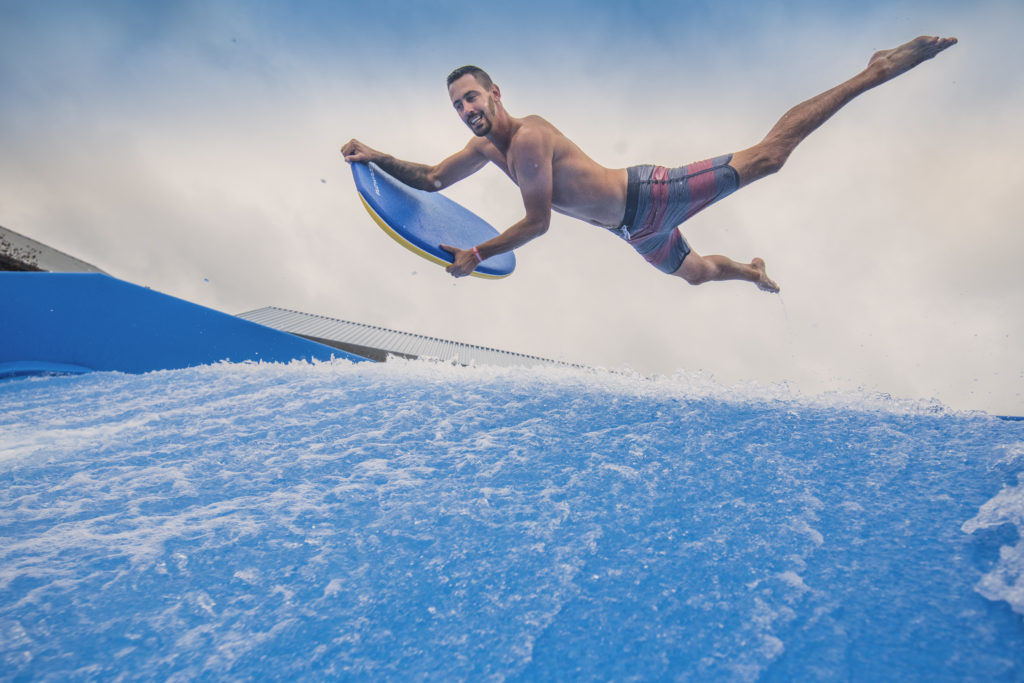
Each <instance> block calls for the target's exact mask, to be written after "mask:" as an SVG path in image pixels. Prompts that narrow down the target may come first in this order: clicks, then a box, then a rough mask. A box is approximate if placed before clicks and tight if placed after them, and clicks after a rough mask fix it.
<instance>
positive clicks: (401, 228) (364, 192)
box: [352, 163, 516, 279]
mask: <svg viewBox="0 0 1024 683" xmlns="http://www.w3.org/2000/svg"><path fill="white" fill-rule="evenodd" d="M352 177H353V178H354V179H355V182H356V189H357V190H358V191H359V197H360V199H362V201H363V206H365V207H366V210H367V211H368V212H369V214H370V216H371V217H372V218H373V220H374V221H375V222H376V223H377V225H379V226H380V227H381V228H382V229H383V230H384V232H386V233H387V234H388V235H390V236H391V237H392V238H394V240H395V241H396V242H398V243H399V244H401V245H402V246H403V247H405V248H406V249H408V250H410V251H412V252H413V253H415V254H417V255H419V256H422V257H423V258H425V259H427V260H428V261H432V262H434V263H437V264H439V265H442V266H448V265H449V264H451V262H452V255H451V254H449V253H448V252H447V251H445V250H444V249H442V248H441V244H448V245H450V246H453V247H458V248H459V249H469V248H471V247H474V246H476V245H478V244H480V243H481V242H486V241H487V240H489V239H491V238H492V237H495V236H497V235H498V231H497V230H495V229H494V228H493V227H491V225H490V224H489V223H487V222H486V221H485V220H483V219H482V218H480V217H479V216H477V215H476V214H475V213H473V212H472V211H470V210H468V209H466V208H464V207H463V206H461V205H459V204H457V203H455V202H453V201H452V200H451V199H448V198H447V197H445V196H444V195H442V194H440V193H438V192H424V191H423V190H417V189H415V188H412V187H409V186H408V185H406V184H404V183H401V182H399V181H398V180H396V179H395V178H392V177H391V176H390V175H388V174H387V173H385V172H384V171H382V170H381V169H380V168H379V167H378V166H377V165H376V164H373V163H370V164H363V163H353V164H352ZM515 267H516V257H515V255H514V254H513V253H512V252H506V253H504V254H498V255H497V256H492V257H491V258H489V259H486V260H485V261H484V262H483V263H481V264H480V265H479V266H477V268H476V270H474V271H473V273H472V274H473V275H475V276H476V277H483V278H491V279H494V278H502V277H505V276H507V275H509V274H511V273H512V271H513V270H515Z"/></svg>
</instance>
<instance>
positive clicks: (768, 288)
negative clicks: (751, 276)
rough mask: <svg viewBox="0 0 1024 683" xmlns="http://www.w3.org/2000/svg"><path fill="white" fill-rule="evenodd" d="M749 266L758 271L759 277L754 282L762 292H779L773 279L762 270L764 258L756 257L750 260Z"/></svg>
mask: <svg viewBox="0 0 1024 683" xmlns="http://www.w3.org/2000/svg"><path fill="white" fill-rule="evenodd" d="M750 267H751V268H753V269H754V270H756V271H757V272H758V274H759V275H760V277H759V278H758V280H757V282H755V283H754V284H756V285H757V288H758V289H760V290H761V291H762V292H771V293H772V294H778V293H779V286H778V285H777V284H775V280H772V279H771V278H770V277H768V274H767V273H765V270H764V259H760V258H756V259H754V260H753V261H751V262H750Z"/></svg>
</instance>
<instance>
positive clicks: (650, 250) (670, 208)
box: [617, 154, 740, 274]
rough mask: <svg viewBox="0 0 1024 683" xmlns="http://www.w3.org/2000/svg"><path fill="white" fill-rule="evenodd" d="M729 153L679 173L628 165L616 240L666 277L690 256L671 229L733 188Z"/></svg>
mask: <svg viewBox="0 0 1024 683" xmlns="http://www.w3.org/2000/svg"><path fill="white" fill-rule="evenodd" d="M731 159H732V155H731V154H726V155H724V156H720V157H715V158H714V159H707V160H705V161H698V162H696V163H693V164H689V165H687V166H680V167H679V168H665V167H664V166H633V167H630V168H628V169H626V173H627V174H628V178H629V184H628V186H627V189H626V214H625V217H624V218H623V219H622V225H621V226H620V227H619V228H618V230H617V232H618V233H619V235H620V236H621V237H622V238H623V239H625V240H626V241H627V242H629V243H630V244H631V245H632V246H633V248H634V249H636V250H637V252H639V254H640V255H641V256H643V257H644V258H645V259H646V260H647V262H648V263H650V264H651V265H652V266H654V267H655V268H657V269H658V270H660V271H662V272H663V273H669V274H672V273H674V272H676V271H677V270H679V266H681V265H682V264H683V259H685V258H686V256H687V254H689V253H690V245H689V244H687V243H686V239H685V238H684V237H683V236H682V235H681V234H680V233H679V231H678V230H676V227H677V226H678V225H680V224H681V223H682V222H683V221H685V220H687V219H688V218H690V217H691V216H693V215H694V214H696V213H697V212H699V211H700V210H702V209H704V208H706V207H708V206H711V205H712V204H714V203H715V202H717V201H718V200H719V199H722V198H724V197H728V196H729V195H730V194H732V193H733V192H735V191H736V189H737V188H738V187H739V182H740V177H739V174H737V173H736V169H734V168H733V167H732V166H729V161H730V160H731Z"/></svg>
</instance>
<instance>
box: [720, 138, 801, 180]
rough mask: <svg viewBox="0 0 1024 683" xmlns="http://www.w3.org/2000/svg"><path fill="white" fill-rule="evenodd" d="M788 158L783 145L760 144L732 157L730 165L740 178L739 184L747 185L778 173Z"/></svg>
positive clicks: (787, 151) (787, 152)
mask: <svg viewBox="0 0 1024 683" xmlns="http://www.w3.org/2000/svg"><path fill="white" fill-rule="evenodd" d="M787 158H789V150H788V149H786V148H785V147H784V146H783V145H778V144H773V143H771V142H767V141H766V142H762V143H760V144H757V145H754V146H753V147H751V148H749V149H745V150H743V151H742V152H737V153H736V154H735V155H733V160H732V161H731V162H730V165H731V166H732V167H733V168H735V169H736V172H737V173H738V174H739V176H740V183H741V184H742V185H747V184H749V183H752V182H754V181H755V180H758V179H760V178H764V177H765V176H769V175H772V174H773V173H778V172H779V171H780V170H782V167H783V166H784V165H785V164H786V159H787Z"/></svg>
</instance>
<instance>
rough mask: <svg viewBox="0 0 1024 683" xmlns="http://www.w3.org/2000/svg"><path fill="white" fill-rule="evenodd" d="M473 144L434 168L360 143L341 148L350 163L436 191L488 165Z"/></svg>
mask: <svg viewBox="0 0 1024 683" xmlns="http://www.w3.org/2000/svg"><path fill="white" fill-rule="evenodd" d="M474 142H475V141H474V140H470V142H469V144H468V145H466V146H465V147H464V148H463V149H461V150H460V151H458V152H456V153H455V154H453V155H451V156H450V157H448V158H447V159H445V160H444V161H442V162H441V163H439V164H435V165H434V166H428V165H427V164H418V163H415V162H412V161H403V160H402V159H396V158H395V157H393V156H391V155H390V154H384V153H383V152H378V151H377V150H375V149H373V148H372V147H370V146H368V145H365V144H363V143H362V142H359V140H349V141H348V142H346V143H345V144H344V145H342V147H341V154H342V155H343V156H344V157H345V161H347V162H349V163H352V162H355V161H361V162H370V161H372V162H373V163H375V164H377V165H378V166H380V167H381V168H382V169H384V172H385V173H387V174H388V175H390V176H392V177H394V178H397V179H398V180H400V181H402V182H403V183H405V184H406V185H408V186H410V187H415V188H416V189H417V190H426V191H427V192H437V191H438V190H443V189H444V188H446V187H448V186H449V185H452V184H453V183H457V182H458V181H460V180H462V179H463V178H467V177H469V176H471V175H472V174H474V173H476V172H477V171H479V170H480V169H481V168H483V167H484V166H485V165H487V157H485V156H484V155H483V154H481V153H480V152H479V151H478V149H477V147H476V145H475V144H474Z"/></svg>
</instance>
